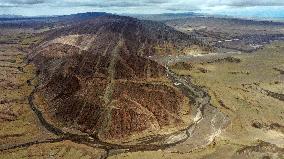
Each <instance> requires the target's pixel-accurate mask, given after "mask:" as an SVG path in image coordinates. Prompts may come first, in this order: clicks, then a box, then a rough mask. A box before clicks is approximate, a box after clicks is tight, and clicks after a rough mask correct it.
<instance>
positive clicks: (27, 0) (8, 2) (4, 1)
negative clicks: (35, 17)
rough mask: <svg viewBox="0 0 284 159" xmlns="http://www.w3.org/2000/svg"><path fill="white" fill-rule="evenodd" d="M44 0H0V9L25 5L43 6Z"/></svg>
mask: <svg viewBox="0 0 284 159" xmlns="http://www.w3.org/2000/svg"><path fill="white" fill-rule="evenodd" d="M45 2H46V0H0V7H25V6H26V5H35V4H43V3H45Z"/></svg>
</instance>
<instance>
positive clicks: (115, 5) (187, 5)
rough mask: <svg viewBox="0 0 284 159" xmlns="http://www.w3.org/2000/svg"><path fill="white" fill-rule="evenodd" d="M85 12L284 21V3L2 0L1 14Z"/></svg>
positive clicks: (254, 0)
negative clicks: (223, 16)
mask: <svg viewBox="0 0 284 159" xmlns="http://www.w3.org/2000/svg"><path fill="white" fill-rule="evenodd" d="M83 12H109V13H117V14H122V13H129V14H159V13H183V12H198V13H205V14H213V15H214V14H215V15H216V14H218V15H229V16H236V17H268V18H280V17H284V0H0V14H13V15H25V16H39V15H63V14H72V13H83Z"/></svg>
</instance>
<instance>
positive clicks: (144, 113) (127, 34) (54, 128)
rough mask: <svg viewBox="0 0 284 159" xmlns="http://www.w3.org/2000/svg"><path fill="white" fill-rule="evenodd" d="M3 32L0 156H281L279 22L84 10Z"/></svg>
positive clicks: (283, 65) (283, 99) (3, 25)
mask: <svg viewBox="0 0 284 159" xmlns="http://www.w3.org/2000/svg"><path fill="white" fill-rule="evenodd" d="M74 19H76V23H74ZM144 19H145V18H144ZM204 21H206V23H204ZM220 24H223V25H222V26H220ZM0 29H1V30H0V68H1V69H0V74H1V76H0V90H1V92H2V93H1V94H0V120H1V129H0V143H1V144H0V158H3V159H6V158H7V159H10V158H15V159H20V158H35V159H36V158H66V159H67V158H68V159H69V158H74V159H77V158H98V159H106V158H108V159H123V158H125V159H148V158H169V159H171V158H181V159H183V158H184V159H195V158H197V159H198V158H200V159H201V158H202V159H206V158H208V159H211V158H216V159H217V158H234V159H244V158H247V159H251V158H253V159H254V158H255V159H258V158H263V159H264V158H265V159H268V158H271V159H278V158H284V42H283V41H282V40H283V37H284V36H283V31H284V24H283V23H280V22H277V23H276V22H264V21H248V20H238V19H220V18H219V19H215V18H208V19H206V20H204V17H196V18H192V17H190V18H183V19H175V18H172V17H171V19H167V20H162V21H160V22H155V21H148V20H138V19H135V18H131V17H126V16H118V15H111V14H107V13H86V14H75V15H70V16H59V17H43V18H40V17H37V18H28V19H26V18H16V19H9V18H8V19H0ZM232 39H233V40H232ZM237 39H238V40H237ZM233 42H234V43H233ZM228 43H230V44H228Z"/></svg>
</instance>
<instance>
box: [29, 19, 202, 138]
mask: <svg viewBox="0 0 284 159" xmlns="http://www.w3.org/2000/svg"><path fill="white" fill-rule="evenodd" d="M45 37H46V38H45V40H44V41H43V42H41V43H40V44H38V46H36V47H35V48H34V52H33V53H31V54H30V59H31V60H33V62H34V63H35V64H36V65H37V66H38V69H39V73H40V84H39V87H38V91H37V94H38V95H39V96H42V97H43V99H44V102H41V103H38V104H37V106H38V107H39V108H40V109H41V110H42V111H43V112H44V114H45V116H46V117H47V118H48V119H49V120H50V122H51V123H52V124H54V125H56V126H57V127H60V128H62V129H63V128H64V130H65V131H76V132H82V133H87V134H89V135H92V136H96V137H98V138H100V139H101V140H103V141H106V142H115V143H122V142H123V141H132V140H135V139H138V138H141V137H146V136H149V135H157V134H160V135H162V134H167V133H171V132H174V131H178V130H180V129H183V128H185V127H187V126H188V125H189V124H190V123H191V120H190V105H189V99H188V98H187V97H185V96H184V95H183V94H182V93H181V92H180V91H179V90H178V89H177V88H175V87H174V86H173V85H172V84H171V82H170V80H168V79H167V77H166V71H165V68H164V67H163V66H161V65H159V64H158V63H156V62H154V61H151V60H149V59H147V58H146V57H147V56H150V55H156V54H161V53H162V52H163V51H164V52H165V54H167V53H173V54H182V50H183V49H184V48H187V49H188V48H190V46H191V45H193V44H195V45H196V43H197V42H194V40H193V39H192V37H190V36H188V35H185V34H183V33H180V32H177V31H175V30H173V29H171V28H169V27H166V26H164V25H162V24H159V23H154V22H148V21H138V20H136V19H133V18H128V17H120V16H103V17H98V18H95V19H94V20H90V21H86V22H80V23H79V24H76V25H72V26H68V27H65V28H61V29H57V30H53V31H50V32H48V33H46V35H45Z"/></svg>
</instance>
